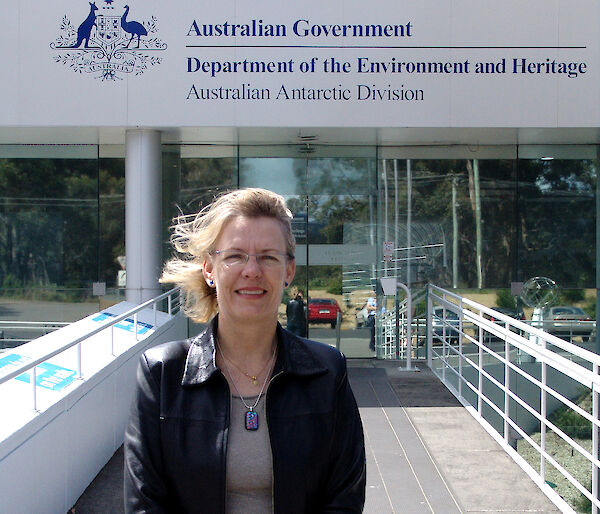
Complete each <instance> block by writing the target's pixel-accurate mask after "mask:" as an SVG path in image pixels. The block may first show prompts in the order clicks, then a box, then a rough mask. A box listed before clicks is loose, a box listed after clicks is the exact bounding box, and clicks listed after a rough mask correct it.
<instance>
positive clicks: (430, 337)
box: [427, 284, 433, 370]
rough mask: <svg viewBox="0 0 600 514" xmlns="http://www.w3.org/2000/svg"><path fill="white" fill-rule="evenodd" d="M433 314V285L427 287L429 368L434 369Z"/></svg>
mask: <svg viewBox="0 0 600 514" xmlns="http://www.w3.org/2000/svg"><path fill="white" fill-rule="evenodd" d="M432 313H433V301H432V300H431V284H428V286H427V366H429V369H431V370H432V369H433V327H432V325H433V323H432V322H431V316H432Z"/></svg>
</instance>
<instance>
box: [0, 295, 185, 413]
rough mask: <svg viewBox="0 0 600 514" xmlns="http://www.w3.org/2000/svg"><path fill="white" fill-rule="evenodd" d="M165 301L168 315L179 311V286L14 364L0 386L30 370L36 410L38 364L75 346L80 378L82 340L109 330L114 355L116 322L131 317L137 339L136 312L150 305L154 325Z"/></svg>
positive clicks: (77, 373)
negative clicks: (61, 344)
mask: <svg viewBox="0 0 600 514" xmlns="http://www.w3.org/2000/svg"><path fill="white" fill-rule="evenodd" d="M163 303H166V306H165V307H164V308H165V311H166V313H167V314H169V315H173V314H175V313H177V312H178V311H179V308H180V305H181V294H180V289H179V288H174V289H171V290H170V291H167V292H166V293H163V294H161V295H159V296H157V297H156V298H152V299H151V300H148V301H147V302H144V303H142V304H140V305H138V306H137V307H135V308H133V309H131V310H129V311H127V312H125V313H123V314H120V315H118V316H115V317H112V318H110V320H109V321H108V322H107V323H105V324H103V325H101V326H99V327H98V328H96V329H94V330H91V331H89V332H87V333H86V334H84V335H83V336H81V337H78V338H77V339H74V340H73V341H69V342H68V343H66V344H64V345H63V346H61V347H59V348H56V349H54V350H53V351H51V352H48V353H45V354H44V355H42V356H40V357H37V358H35V359H32V360H31V361H28V362H25V363H23V364H21V365H19V366H15V367H14V369H13V370H12V371H10V372H9V373H8V374H6V375H4V376H2V377H0V386H2V384H5V383H6V382H8V381H9V380H12V379H13V378H16V377H18V376H19V375H22V374H23V373H26V372H28V371H31V380H30V384H31V389H32V405H33V410H34V411H37V410H38V409H37V387H38V385H37V384H36V367H37V366H39V365H40V364H43V363H44V362H46V361H48V360H49V359H51V358H52V357H55V356H56V355H59V354H61V353H63V352H65V351H67V350H69V349H70V348H73V347H77V361H76V362H77V365H76V374H75V377H76V378H78V379H82V378H83V376H82V373H81V343H82V342H84V341H85V340H86V339H89V338H90V337H92V336H94V335H96V334H99V333H100V332H102V331H104V330H110V331H111V353H112V355H114V327H115V325H117V324H118V323H120V322H122V321H124V320H129V319H133V333H134V335H135V339H136V341H137V340H138V332H139V331H138V313H139V312H141V311H143V310H145V309H147V308H149V307H151V308H152V311H153V315H154V326H156V321H157V313H158V311H159V306H161V304H163Z"/></svg>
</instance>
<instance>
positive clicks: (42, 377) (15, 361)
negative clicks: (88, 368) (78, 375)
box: [0, 353, 75, 391]
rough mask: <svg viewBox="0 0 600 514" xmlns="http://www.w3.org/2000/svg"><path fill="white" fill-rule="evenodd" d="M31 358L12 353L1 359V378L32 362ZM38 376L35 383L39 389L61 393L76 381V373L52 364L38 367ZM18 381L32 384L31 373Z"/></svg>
mask: <svg viewBox="0 0 600 514" xmlns="http://www.w3.org/2000/svg"><path fill="white" fill-rule="evenodd" d="M30 360H31V358H30V357H26V356H23V355H18V354H16V353H11V354H10V355H7V356H5V357H2V358H1V359H0V376H2V375H8V373H10V371H11V370H12V369H14V368H16V367H19V366H21V365H22V364H25V363H27V362H28V361H30ZM36 370H37V374H36V378H35V383H36V384H37V385H38V386H39V387H43V388H45V389H50V390H52V391H60V390H61V389H63V388H64V387H66V386H68V385H69V384H70V383H71V382H73V380H74V379H75V371H73V370H72V369H68V368H63V367H62V366H57V365H56V364H50V363H49V362H43V363H42V364H39V365H38V366H36ZM16 379H17V380H20V381H21V382H25V383H27V384H29V383H31V372H30V371H29V372H26V373H23V374H22V375H19V376H18V377H16Z"/></svg>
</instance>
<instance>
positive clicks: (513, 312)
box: [483, 307, 525, 343]
mask: <svg viewBox="0 0 600 514" xmlns="http://www.w3.org/2000/svg"><path fill="white" fill-rule="evenodd" d="M494 310H495V311H497V312H499V313H500V314H504V315H505V316H509V317H511V318H513V319H516V320H519V321H523V320H525V313H524V312H523V311H522V310H517V309H511V308H509V307H494ZM484 316H485V317H486V318H487V319H489V320H490V321H492V322H494V323H496V324H497V325H499V326H501V327H503V326H504V321H502V320H501V319H500V318H498V319H494V316H489V315H488V314H484ZM511 331H513V332H515V333H516V334H519V335H521V333H522V332H521V331H520V330H519V329H517V328H514V327H511ZM483 339H484V341H485V342H486V343H491V342H496V341H502V340H503V339H501V338H499V337H497V336H496V335H495V334H492V333H491V332H485V333H484V337H483Z"/></svg>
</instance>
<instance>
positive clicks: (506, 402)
mask: <svg viewBox="0 0 600 514" xmlns="http://www.w3.org/2000/svg"><path fill="white" fill-rule="evenodd" d="M509 359H510V347H509V345H508V340H506V339H505V340H504V442H505V443H506V444H510V434H509V432H510V424H509V423H508V418H509V416H510V411H509V405H510V394H508V393H509V391H510V366H509V365H508V361H509Z"/></svg>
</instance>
